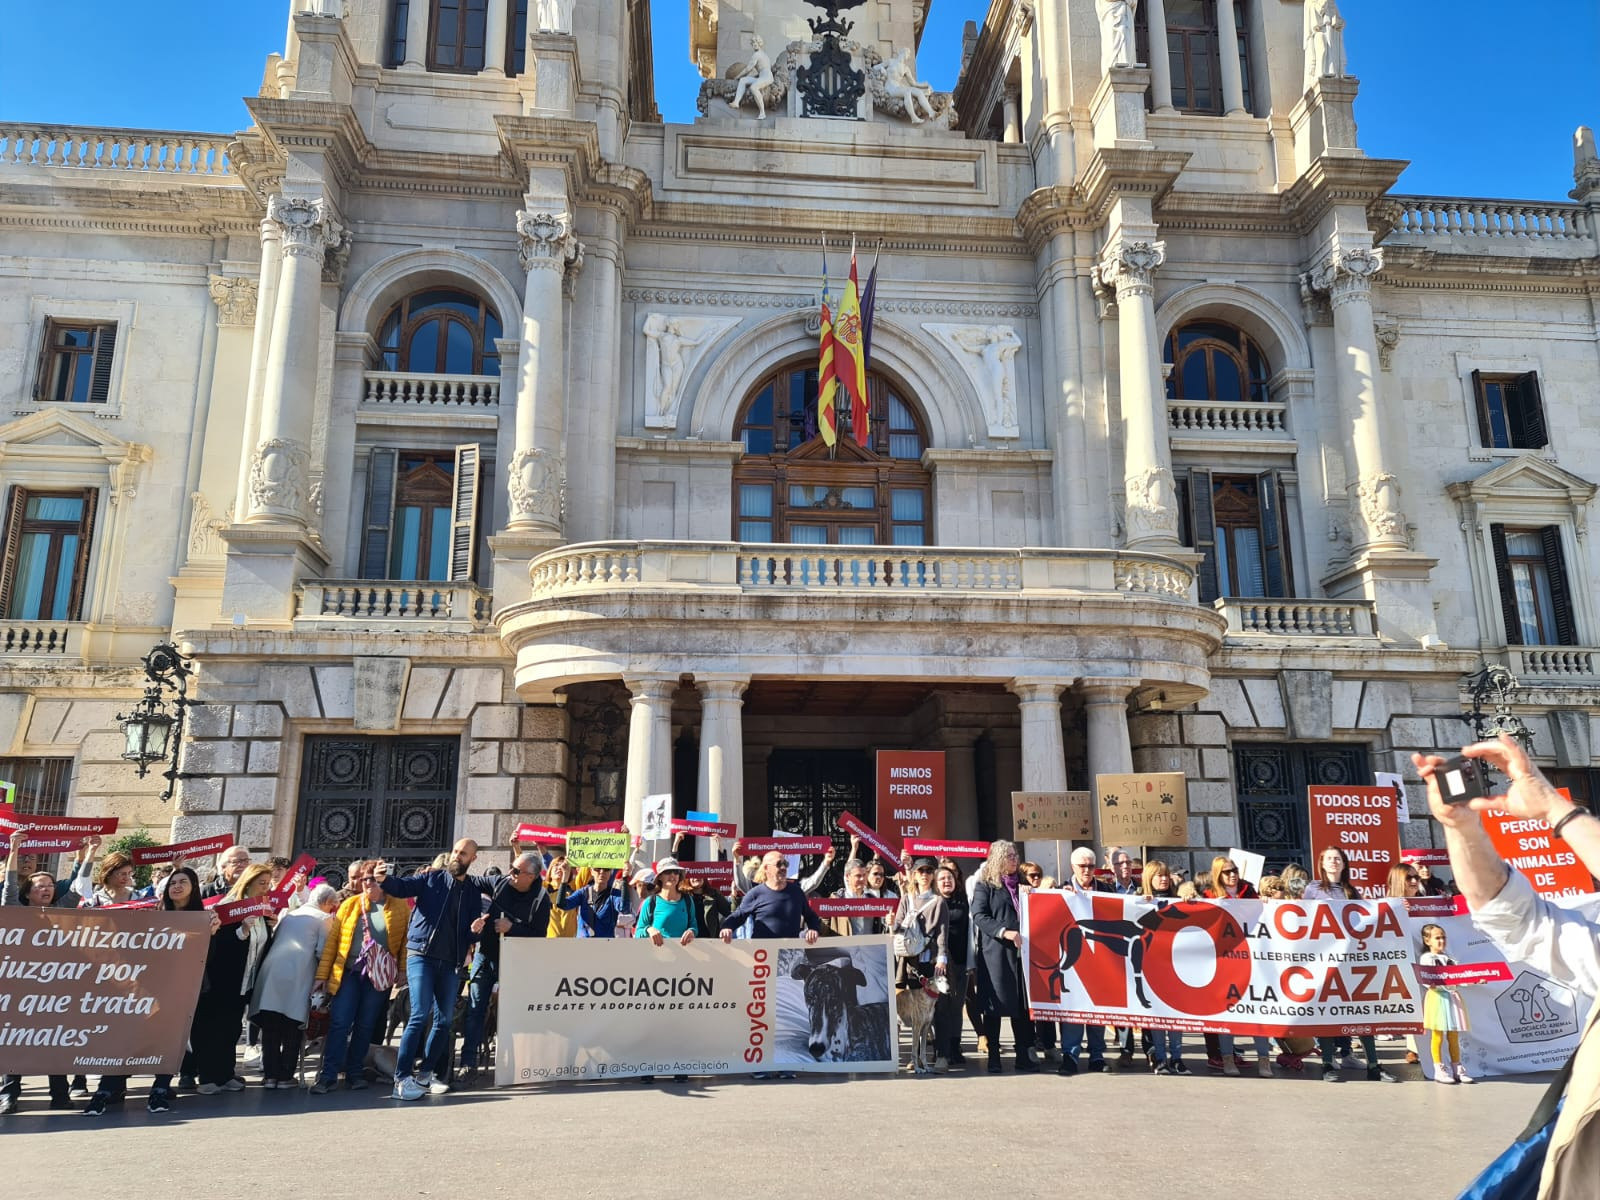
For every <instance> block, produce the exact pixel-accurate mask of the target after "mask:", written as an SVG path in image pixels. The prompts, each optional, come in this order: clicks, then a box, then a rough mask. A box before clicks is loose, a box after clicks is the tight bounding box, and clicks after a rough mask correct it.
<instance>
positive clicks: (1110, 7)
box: [1100, 0, 1139, 71]
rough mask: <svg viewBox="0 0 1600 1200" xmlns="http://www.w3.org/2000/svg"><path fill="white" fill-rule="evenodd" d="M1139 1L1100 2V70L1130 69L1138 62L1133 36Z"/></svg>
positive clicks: (1116, 0) (1105, 0)
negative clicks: (1134, 19)
mask: <svg viewBox="0 0 1600 1200" xmlns="http://www.w3.org/2000/svg"><path fill="white" fill-rule="evenodd" d="M1138 10H1139V0H1100V69H1101V70H1102V71H1109V70H1110V69H1111V68H1112V67H1131V66H1133V65H1134V64H1135V63H1137V62H1138V61H1139V52H1138V49H1137V46H1138V42H1137V41H1136V40H1135V38H1134V34H1133V18H1134V14H1135V13H1136V12H1138Z"/></svg>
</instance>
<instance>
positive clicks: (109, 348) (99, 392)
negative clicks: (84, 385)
mask: <svg viewBox="0 0 1600 1200" xmlns="http://www.w3.org/2000/svg"><path fill="white" fill-rule="evenodd" d="M116 355H117V327H116V326H115V325H102V326H100V330H99V333H98V334H97V335H96V337H95V340H94V377H93V378H92V379H91V380H90V381H89V403H90V404H104V403H106V401H107V400H108V399H110V396H111V360H112V359H114V358H115V357H116Z"/></svg>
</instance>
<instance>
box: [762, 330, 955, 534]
mask: <svg viewBox="0 0 1600 1200" xmlns="http://www.w3.org/2000/svg"><path fill="white" fill-rule="evenodd" d="M867 397H868V407H869V410H870V413H871V417H872V421H871V425H872V434H871V437H870V438H869V439H868V440H869V444H868V445H867V446H861V445H858V444H857V443H856V441H855V439H854V437H853V436H852V435H851V434H850V432H849V429H848V416H847V413H848V409H849V405H848V404H847V403H841V404H840V414H841V422H842V424H843V426H844V427H843V428H841V430H840V435H839V442H838V445H837V446H836V447H834V453H833V455H832V456H830V455H829V453H828V447H827V446H826V445H825V444H824V443H823V441H822V438H821V437H820V436H819V435H818V433H817V368H816V365H815V362H814V361H808V360H801V361H799V362H793V363H789V364H787V365H786V366H783V367H780V368H778V369H777V370H776V371H774V372H773V373H772V374H771V375H769V376H767V378H766V379H764V380H762V381H761V383H760V384H758V385H757V386H756V388H755V389H754V391H752V392H751V394H750V396H749V397H748V398H747V399H746V400H745V402H744V405H743V406H742V408H741V409H740V412H739V420H738V422H737V424H736V425H735V436H736V437H738V438H739V440H740V441H742V442H743V443H744V450H745V453H744V457H743V458H742V459H741V460H740V461H739V465H738V466H737V467H735V468H734V473H733V494H734V522H733V536H734V537H735V538H736V539H737V540H739V541H741V542H799V543H802V544H808V545H838V546H925V545H928V544H929V543H930V542H931V540H932V532H933V512H932V507H931V500H932V489H931V487H930V481H929V477H928V472H927V471H925V470H924V469H923V467H922V452H923V450H925V449H926V448H927V445H928V435H927V431H926V429H925V428H924V426H923V424H922V420H921V418H920V416H919V415H918V414H917V412H916V409H915V408H914V407H913V406H912V404H911V402H910V400H909V399H908V398H907V397H906V395H905V394H904V392H903V391H902V390H901V389H900V387H899V386H898V385H897V384H895V383H894V382H893V381H892V380H890V379H888V378H887V377H885V376H883V375H879V374H878V373H877V372H869V373H868V375H867Z"/></svg>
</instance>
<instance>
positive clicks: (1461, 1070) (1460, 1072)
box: [1456, 1063, 1477, 1083]
mask: <svg viewBox="0 0 1600 1200" xmlns="http://www.w3.org/2000/svg"><path fill="white" fill-rule="evenodd" d="M1456 1080H1457V1082H1459V1083H1476V1082H1477V1080H1475V1079H1473V1078H1472V1076H1471V1075H1468V1074H1467V1069H1466V1068H1465V1067H1464V1066H1462V1065H1461V1064H1460V1063H1457V1064H1456Z"/></svg>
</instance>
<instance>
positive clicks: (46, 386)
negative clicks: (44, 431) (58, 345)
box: [33, 317, 56, 404]
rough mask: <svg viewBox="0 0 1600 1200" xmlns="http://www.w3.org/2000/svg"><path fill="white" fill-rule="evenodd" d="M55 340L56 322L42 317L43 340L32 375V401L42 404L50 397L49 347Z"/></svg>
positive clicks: (50, 362)
mask: <svg viewBox="0 0 1600 1200" xmlns="http://www.w3.org/2000/svg"><path fill="white" fill-rule="evenodd" d="M55 340H56V323H55V322H54V321H52V320H51V319H50V318H49V317H46V318H45V319H44V341H43V343H42V344H41V345H40V346H39V362H38V365H37V369H36V370H35V371H34V376H33V402H34V403H35V404H43V403H45V402H46V401H47V400H49V399H50V368H51V365H52V359H51V357H50V348H51V346H52V345H53V344H54V343H55Z"/></svg>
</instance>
